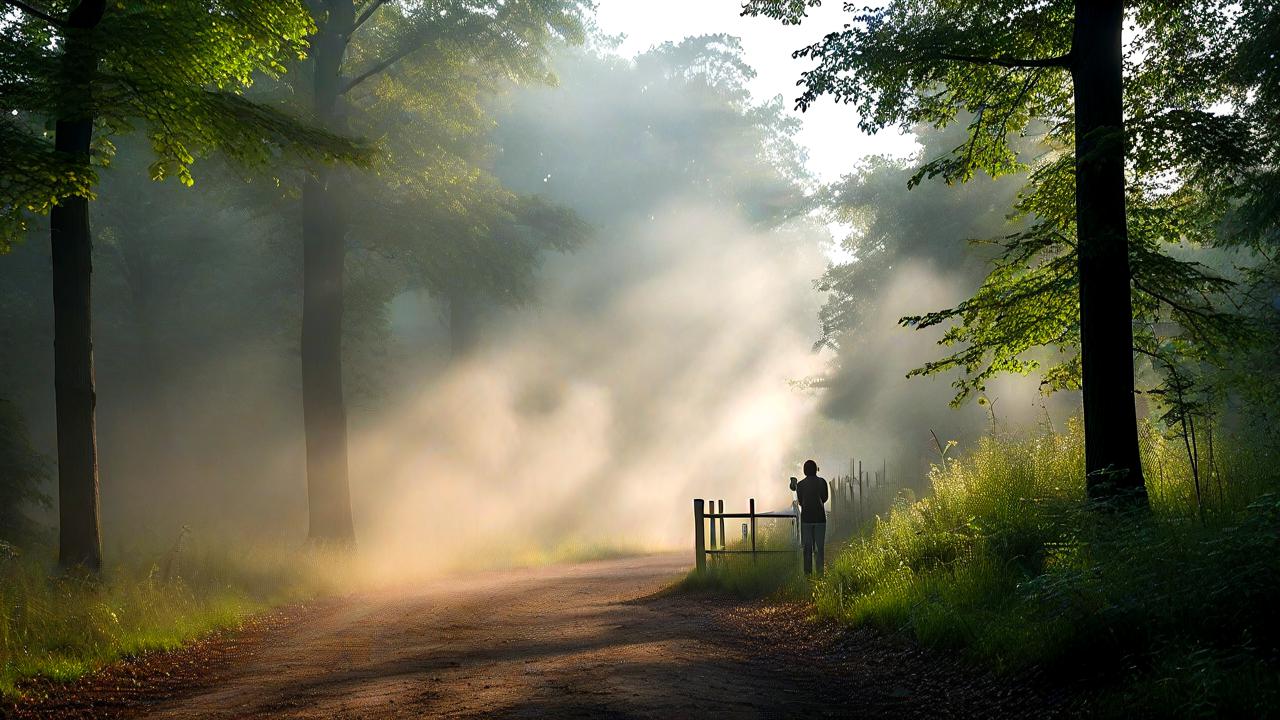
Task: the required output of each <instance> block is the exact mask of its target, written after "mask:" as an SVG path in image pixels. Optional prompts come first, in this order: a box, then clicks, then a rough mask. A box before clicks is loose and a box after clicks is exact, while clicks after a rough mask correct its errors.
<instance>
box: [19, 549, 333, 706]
mask: <svg viewBox="0 0 1280 720" xmlns="http://www.w3.org/2000/svg"><path fill="white" fill-rule="evenodd" d="M148 557H154V556H148ZM344 563H345V561H344V560H343V556H342V555H341V554H338V553H334V552H325V551H321V550H311V551H296V552H266V551H259V552H240V553H233V552H231V551H227V550H224V551H201V550H194V551H192V552H190V553H188V554H186V555H184V556H183V557H182V561H181V566H180V568H179V569H178V570H179V571H180V572H178V573H176V576H175V575H174V573H173V571H172V569H171V568H165V569H164V570H162V569H161V567H160V565H162V564H164V563H163V561H161V562H160V563H157V564H154V565H153V564H150V563H145V564H144V563H136V564H116V565H112V566H109V567H107V568H106V570H105V572H104V574H103V576H102V579H101V580H97V581H91V580H87V579H85V578H79V577H51V573H50V563H48V562H46V561H45V559H44V558H43V557H38V556H36V555H35V554H33V553H28V554H27V555H25V556H23V557H19V558H16V559H9V560H3V561H0V695H3V696H8V697H12V696H15V695H16V694H17V693H18V685H19V683H20V681H21V680H22V679H24V678H30V677H46V678H50V679H53V680H59V681H67V680H72V679H75V678H77V677H79V676H81V675H83V674H85V673H87V672H90V671H92V670H94V669H96V668H98V667H101V666H102V665H104V664H106V663H108V662H110V661H112V660H115V659H118V658H121V657H128V656H133V655H137V654H140V653H144V652H147V651H151V650H164V649H172V648H175V647H178V646H180V645H182V644H183V643H184V642H187V641H190V640H192V639H194V638H196V637H199V636H201V635H203V634H205V633H208V632H209V631H211V630H215V629H219V628H224V627H230V626H234V625H236V624H238V623H239V622H241V621H242V620H243V619H244V618H245V617H246V616H247V615H249V614H252V613H255V612H260V611H262V610H264V609H266V608H268V607H271V606H273V605H278V604H281V603H285V602H290V601H294V600H299V599H303V598H307V597H312V596H315V595H317V594H321V593H325V592H329V591H332V590H334V589H335V588H336V587H337V586H338V585H337V583H338V580H337V579H338V578H339V577H341V576H342V575H343V573H342V572H341V571H340V570H339V569H338V568H340V567H341V566H343V564H344Z"/></svg>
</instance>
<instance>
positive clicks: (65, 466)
mask: <svg viewBox="0 0 1280 720" xmlns="http://www.w3.org/2000/svg"><path fill="white" fill-rule="evenodd" d="M105 9H106V3H105V0H96V1H95V0H82V2H80V4H79V5H77V6H76V8H75V9H74V10H72V11H71V13H70V14H69V15H68V20H67V23H68V26H69V27H68V29H67V32H66V38H65V43H64V45H63V57H62V68H61V71H62V83H63V85H62V92H63V100H64V102H65V103H66V105H65V106H64V107H63V109H62V110H61V111H60V112H59V118H58V119H57V121H56V123H55V125H54V147H55V148H56V149H57V150H58V151H59V152H62V153H67V154H68V155H70V156H72V157H74V158H75V159H76V160H77V161H79V162H81V163H83V164H84V165H85V166H86V167H87V166H88V164H89V148H90V143H91V142H92V140H93V109H92V86H91V78H92V76H93V72H94V70H95V68H96V67H97V58H96V52H95V50H94V47H93V42H92V40H91V39H90V38H87V37H86V36H85V35H86V33H89V32H91V31H92V30H93V28H95V27H96V26H97V25H98V22H99V21H101V19H102V14H103V12H105ZM49 227H50V233H49V235H50V238H49V239H50V245H51V250H52V263H53V384H54V408H55V412H56V414H57V438H58V563H59V564H60V565H61V566H62V567H63V568H72V567H76V566H81V567H84V568H86V569H88V570H91V571H94V572H97V571H98V570H100V569H101V568H102V532H101V527H100V524H99V510H98V440H97V435H96V431H95V428H94V405H95V404H96V397H97V396H96V393H95V390H94V377H93V332H92V326H93V323H92V305H91V303H90V274H91V266H92V254H93V240H92V236H91V235H90V231H89V200H88V198H86V197H83V196H75V197H66V198H60V199H59V201H58V203H57V204H56V205H54V207H53V209H52V210H51V211H50V215H49Z"/></svg>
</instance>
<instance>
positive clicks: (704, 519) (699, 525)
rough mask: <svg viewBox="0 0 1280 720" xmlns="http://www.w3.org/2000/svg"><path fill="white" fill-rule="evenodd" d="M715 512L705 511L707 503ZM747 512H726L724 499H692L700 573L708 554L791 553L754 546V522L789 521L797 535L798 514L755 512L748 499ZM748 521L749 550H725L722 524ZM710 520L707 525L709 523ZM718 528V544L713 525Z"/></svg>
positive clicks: (753, 505) (694, 541)
mask: <svg viewBox="0 0 1280 720" xmlns="http://www.w3.org/2000/svg"><path fill="white" fill-rule="evenodd" d="M708 502H709V503H710V504H711V507H712V508H713V509H714V510H718V512H715V511H713V512H707V503H708ZM747 507H748V510H747V512H744V513H741V512H737V513H735V512H728V513H727V512H725V511H724V500H709V501H708V500H703V499H702V498H695V499H694V501H693V546H694V564H695V566H696V567H697V568H698V570H699V571H702V570H706V569H707V556H708V555H738V554H742V555H752V556H755V555H759V554H762V553H792V552H795V548H791V549H787V550H762V549H760V548H757V547H756V519H757V518H778V519H783V520H791V521H793V522H794V523H795V524H796V525H795V527H796V532H797V533H798V532H799V527H800V515H799V514H798V513H796V512H789V513H767V512H766V513H758V512H756V499H755V498H751V499H750V500H748V501H747ZM730 518H732V519H735V520H737V519H741V520H747V521H748V522H747V523H746V525H747V526H748V527H749V528H750V530H749V532H748V540H749V541H750V543H751V549H750V550H730V549H729V548H728V544H729V542H728V540H729V539H728V538H727V537H726V536H725V528H724V521H725V520H726V519H730ZM708 521H709V522H708ZM717 523H718V524H719V526H720V537H719V545H717V544H716V539H717V538H716V525H717ZM708 525H709V526H710V528H711V533H710V534H711V547H707V527H708Z"/></svg>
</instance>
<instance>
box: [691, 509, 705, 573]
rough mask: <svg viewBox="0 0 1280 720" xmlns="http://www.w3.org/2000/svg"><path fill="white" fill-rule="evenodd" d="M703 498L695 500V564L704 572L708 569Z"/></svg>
mask: <svg viewBox="0 0 1280 720" xmlns="http://www.w3.org/2000/svg"><path fill="white" fill-rule="evenodd" d="M702 525H703V512H702V498H696V499H695V500H694V501H693V564H694V567H696V568H697V569H698V572H702V571H703V570H706V569H707V556H706V549H707V547H706V538H704V537H703V532H704V529H703V527H702Z"/></svg>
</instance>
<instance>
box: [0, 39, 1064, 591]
mask: <svg viewBox="0 0 1280 720" xmlns="http://www.w3.org/2000/svg"><path fill="white" fill-rule="evenodd" d="M552 70H553V71H554V73H555V75H556V77H557V81H556V84H555V85H553V86H549V87H548V86H538V85H532V86H524V87H510V86H509V87H504V88H502V89H501V91H500V92H496V93H494V94H492V95H490V96H488V97H486V98H485V102H486V103H488V104H489V109H490V111H491V112H492V113H493V117H494V124H493V126H492V128H491V129H490V130H489V132H488V135H487V142H489V143H490V144H491V147H490V149H489V151H488V152H487V154H486V155H485V159H484V160H483V164H484V165H485V166H486V167H487V169H488V170H489V171H491V172H492V173H493V175H494V176H495V177H496V178H497V179H498V180H500V181H501V182H502V183H503V184H504V186H505V187H507V188H509V189H510V190H511V191H512V192H515V193H518V194H520V195H521V196H524V197H530V198H536V199H537V202H539V203H544V204H546V205H547V206H548V207H555V208H560V209H563V210H565V211H568V212H569V213H570V214H571V216H572V221H570V222H567V223H566V224H564V225H562V226H556V229H555V230H554V231H553V232H561V233H563V235H562V236H561V239H562V240H563V241H564V242H563V243H561V244H559V245H557V243H555V242H548V243H545V244H544V245H536V244H535V245H530V246H521V249H520V254H518V255H516V256H515V258H514V259H512V260H510V262H511V263H513V264H515V265H518V267H516V269H514V270H511V269H509V268H503V269H502V272H507V273H508V274H507V275H495V277H496V278H497V279H496V280H495V277H491V276H490V274H491V270H492V268H490V267H487V266H486V264H485V263H486V262H488V261H489V259H490V256H484V255H481V256H480V259H479V260H470V259H468V258H467V255H466V253H467V252H469V251H468V250H467V246H466V245H465V244H453V245H451V244H449V241H447V240H445V239H443V238H441V237H439V234H440V231H439V229H438V228H434V227H420V226H416V225H413V224H412V223H411V222H409V221H407V220H403V219H401V216H399V215H397V214H396V213H397V212H399V210H397V208H396V206H395V205H394V204H388V205H387V206H386V208H387V209H382V208H383V206H382V205H380V204H378V201H377V198H372V197H371V198H370V199H369V206H368V208H366V209H365V211H364V212H363V213H359V212H358V211H359V210H360V208H359V207H358V206H357V208H356V210H357V213H356V214H357V216H358V217H360V220H359V222H358V224H357V226H356V228H355V230H354V231H353V237H352V238H351V240H350V243H349V256H348V260H347V273H348V281H349V287H348V291H347V293H348V294H347V300H346V307H345V334H344V337H343V355H344V360H345V365H346V367H345V371H344V372H345V383H346V395H347V401H348V409H349V432H350V460H349V461H350V472H351V494H352V507H353V511H354V516H355V526H356V535H357V540H358V544H359V546H360V547H361V548H362V550H363V551H365V552H363V555H364V556H365V557H366V558H369V559H371V560H372V561H373V562H374V563H375V564H377V565H379V566H381V567H387V568H394V569H398V570H400V571H403V570H404V569H405V568H407V567H417V568H421V569H424V570H431V569H438V568H444V567H453V566H454V565H455V564H456V563H457V562H458V561H459V560H460V559H465V560H466V562H467V563H469V564H473V565H474V564H475V563H477V562H489V561H493V562H507V561H512V560H513V558H514V556H515V555H518V554H519V553H517V552H514V551H513V550H512V548H513V547H519V548H526V549H527V548H534V549H543V550H547V551H551V550H554V549H555V548H557V547H563V546H565V545H573V544H579V545H592V544H614V545H625V546H628V547H643V548H659V547H673V546H682V544H683V543H685V542H686V540H687V538H686V536H687V534H688V523H689V501H690V499H691V498H693V497H713V498H723V499H724V500H725V501H726V503H727V504H728V505H729V506H730V507H735V506H738V507H745V505H746V502H747V499H748V498H751V497H754V498H756V500H757V502H758V503H759V506H760V507H762V508H772V507H787V506H789V502H790V499H789V498H790V496H789V492H788V490H787V484H786V478H787V477H788V476H789V475H793V474H796V473H797V472H798V467H799V465H800V463H801V462H802V461H803V460H804V459H806V458H810V457H813V458H815V459H817V460H818V462H819V464H820V465H821V466H822V468H823V472H824V473H825V474H827V475H829V476H834V475H837V474H843V473H845V472H847V470H848V462H849V461H850V459H852V458H859V459H863V460H865V461H867V463H868V466H869V467H870V466H871V465H873V464H874V466H875V467H877V468H879V467H880V464H881V463H882V462H883V463H884V464H885V467H886V469H887V471H888V472H889V473H890V474H891V475H892V476H893V478H894V480H895V481H896V483H898V484H901V485H902V486H904V487H908V488H915V489H916V490H917V491H923V488H924V487H925V484H926V481H925V472H926V469H927V465H928V462H929V461H930V460H931V459H936V449H935V447H934V444H933V443H934V441H933V437H934V435H933V434H934V433H936V435H937V436H938V437H940V438H942V439H943V441H944V442H945V441H946V440H951V439H955V440H959V441H962V442H963V441H967V440H970V439H973V438H975V437H977V436H978V435H979V434H980V433H981V432H983V431H984V430H986V429H987V428H989V427H991V424H992V422H993V421H994V422H996V423H1004V424H1005V425H1006V426H1010V425H1017V424H1030V423H1035V422H1038V421H1040V420H1041V419H1042V418H1045V417H1050V416H1052V417H1056V418H1058V419H1059V421H1060V420H1061V418H1062V417H1064V416H1065V415H1066V414H1068V413H1069V412H1070V411H1071V409H1072V407H1073V403H1074V402H1076V400H1075V399H1073V397H1072V396H1071V394H1069V393H1066V394H1062V395H1060V396H1058V397H1057V398H1056V399H1055V400H1054V401H1053V402H1052V403H1049V402H1047V401H1046V400H1045V399H1044V398H1042V397H1041V396H1040V395H1039V394H1038V392H1037V387H1036V384H1035V381H1034V380H1028V379H1020V378H1018V379H1012V380H1001V381H999V382H997V383H995V384H993V385H992V388H991V391H990V393H989V394H990V396H991V398H992V399H994V400H995V401H996V402H995V404H994V405H988V406H985V407H979V406H976V405H972V404H970V405H969V406H966V407H965V408H963V409H960V410H954V409H951V408H948V407H947V401H948V400H949V399H950V397H951V395H952V392H953V391H952V389H951V387H950V386H949V379H948V378H946V377H931V378H916V379H912V380H907V379H906V378H905V375H906V373H907V372H908V371H909V370H911V369H912V368H914V367H917V366H919V365H920V364H922V363H923V362H925V361H926V360H928V359H930V358H932V357H934V356H936V354H937V348H936V345H935V344H934V343H935V341H936V340H937V335H936V334H935V333H931V332H915V331H912V330H909V329H905V328H903V327H901V326H899V324H898V318H900V317H901V316H903V315H907V314H912V313H921V312H927V311H930V310H934V309H937V308H939V307H944V306H947V305H949V304H954V303H955V302H957V301H959V300H960V299H963V298H964V297H966V296H967V295H968V294H969V293H971V292H972V290H973V288H974V287H975V286H976V284H977V282H978V281H979V280H980V279H981V277H982V274H983V271H984V265H983V260H984V255H983V253H982V251H981V250H980V249H973V248H970V247H969V246H967V245H966V244H965V243H964V242H963V240H964V239H965V238H968V237H983V236H989V235H992V234H999V233H1001V232H1004V231H1006V230H1007V228H1008V221H1006V220H1005V219H1004V210H1003V209H1004V208H1006V207H1007V205H1008V203H1009V202H1010V200H1011V198H1012V197H1013V194H1014V193H1015V192H1016V190H1017V188H1018V187H1019V185H1020V182H1019V180H1018V178H1017V177H1011V178H1004V179H1002V180H1000V181H994V182H993V181H989V180H987V181H981V182H973V183H970V184H967V185H964V186H960V187H951V186H947V185H943V184H941V183H939V184H933V185H926V186H924V187H921V188H918V189H916V190H913V191H911V192H907V190H906V183H907V179H908V178H909V177H910V174H911V170H910V168H911V167H912V163H913V162H914V161H915V159H914V158H905V159H902V158H889V157H868V158H866V159H864V160H863V161H861V163H860V164H859V165H858V166H856V167H852V168H849V174H848V175H847V176H846V177H845V178H844V179H843V180H842V181H841V182H839V183H836V184H834V185H832V186H823V185H822V184H821V183H820V182H819V181H818V180H817V179H816V178H815V177H814V176H813V175H812V173H811V171H810V169H809V166H808V165H807V164H806V156H805V152H804V150H803V149H802V148H801V147H800V146H799V145H798V144H797V141H796V136H797V133H798V132H799V130H800V127H801V126H800V121H799V119H798V114H797V113H796V112H795V111H794V110H793V109H792V103H791V101H790V99H789V98H785V97H781V96H779V97H776V98H771V99H767V100H764V101H761V100H758V99H756V98H754V97H753V96H752V94H751V92H750V91H749V89H748V84H749V83H750V81H751V79H752V77H753V69H752V67H751V58H748V57H746V56H745V55H744V53H743V50H742V48H741V46H740V45H739V44H738V42H737V40H736V39H735V38H733V37H731V36H725V35H712V36H702V37H694V38H688V39H684V40H680V41H678V42H673V43H666V44H663V45H659V46H657V47H654V48H652V49H650V50H648V51H647V52H643V53H641V54H639V55H638V56H636V57H635V58H634V59H632V58H625V57H622V56H620V55H619V54H618V51H617V50H616V41H615V40H612V39H609V38H607V37H602V36H595V37H593V38H592V39H591V40H589V42H588V44H587V45H586V46H585V47H559V48H557V49H556V50H555V52H554V57H553V61H552ZM393 121H394V119H393V118H386V119H385V122H393ZM919 132H920V134H919V136H918V137H917V138H916V140H917V141H918V142H919V144H920V145H921V148H922V149H921V150H920V153H922V155H921V156H922V157H923V156H924V155H926V154H929V153H936V152H937V151H938V150H939V149H940V148H949V147H951V145H953V144H954V143H955V142H956V138H957V137H960V136H959V135H957V134H956V132H953V131H938V130H932V129H923V128H922V129H920V131H919ZM145 150H146V149H145V147H144V146H143V144H142V143H140V142H138V141H136V140H134V139H129V138H126V139H124V140H122V141H121V142H120V145H119V151H118V156H117V157H116V158H115V160H114V161H113V163H112V167H111V168H110V169H109V170H107V171H105V172H104V175H103V184H102V187H101V188H100V192H99V198H100V199H99V201H98V203H97V205H96V208H95V211H96V213H97V214H96V215H95V218H94V230H95V232H96V233H97V240H96V246H95V255H94V262H95V267H96V272H95V274H94V291H95V300H94V303H95V308H94V312H95V333H96V337H97V341H96V343H95V359H96V363H97V380H98V392H99V400H98V405H97V413H98V427H99V442H100V446H101V461H100V468H101V477H102V481H101V483H102V503H103V513H104V521H103V533H104V537H105V538H106V541H107V544H108V546H113V545H114V546H123V545H130V544H147V545H158V546H164V545H167V544H168V543H170V542H172V539H173V538H174V537H176V536H177V534H178V532H179V528H180V527H182V526H184V525H185V526H189V527H191V528H192V530H193V533H194V536H195V537H197V538H200V539H202V541H204V542H211V543H219V542H225V541H231V540H235V541H237V542H238V541H244V540H248V541H261V540H272V541H281V540H283V541H285V542H289V543H297V542H301V540H302V538H303V537H305V533H306V522H307V507H306V501H307V497H306V490H307V486H306V480H305V463H304V445H303V443H304V437H303V424H302V417H301V410H302V400H301V387H300V380H299V377H298V373H297V364H298V352H299V346H298V339H297V338H298V333H299V323H300V317H299V310H300V305H299V303H300V299H299V276H300V273H301V257H300V250H299V240H298V237H297V228H296V227H295V226H293V225H291V222H292V220H293V217H294V216H295V215H296V213H297V212H298V210H297V207H296V198H295V197H290V196H289V194H288V193H287V192H285V193H282V192H279V191H278V190H277V189H276V187H275V186H274V185H273V184H272V182H271V181H270V178H269V177H263V176H258V177H252V176H250V177H249V178H247V180H248V182H246V177H245V174H244V173H243V172H242V171H239V170H236V169H235V168H233V167H231V166H229V165H226V164H225V163H222V162H220V161H219V160H218V159H217V158H216V157H215V158H213V159H210V160H208V161H205V162H202V163H200V165H199V169H200V172H199V173H197V182H196V185H195V187H194V188H191V189H187V188H184V187H181V186H180V185H177V184H175V183H160V184H157V183H153V182H152V181H150V180H148V179H147V178H146V173H145V170H144V166H145V164H146V162H147V160H146V151H145ZM351 172H352V173H354V174H355V175H356V176H357V177H358V176H359V173H360V172H364V171H359V170H353V171H351ZM827 197H835V198H840V206H841V207H843V208H845V212H844V214H843V215H841V214H839V213H837V214H836V215H833V214H832V213H831V212H830V211H829V210H826V209H824V208H823V207H822V203H821V202H820V200H821V199H822V198H827ZM405 217H408V216H407V215H406V216H405ZM44 228H45V226H44V225H42V224H40V223H37V224H36V225H34V226H33V228H32V230H31V232H32V235H33V237H35V238H36V239H35V240H33V241H29V242H26V243H22V244H20V245H19V246H17V247H16V248H15V249H14V251H13V252H12V253H11V254H10V255H9V256H6V257H4V258H3V262H0V277H2V278H3V280H2V281H0V310H3V311H2V312H0V323H2V325H0V337H3V338H4V345H5V347H6V348H8V349H9V350H8V351H7V352H6V353H5V354H4V357H3V358H0V363H3V367H0V378H3V380H2V381H0V382H2V383H3V385H0V397H8V398H10V399H12V400H13V401H14V402H15V403H16V404H17V405H18V406H19V408H20V409H21V411H22V413H23V415H24V416H25V418H26V420H27V424H28V426H29V428H30V431H31V434H32V436H33V439H34V443H35V445H36V446H37V447H38V448H40V449H42V450H44V451H45V452H48V453H52V449H53V447H54V418H53V415H52V402H51V397H52V376H51V372H52V368H51V365H50V363H49V362H48V355H49V353H50V348H51V346H52V342H51V336H50V327H51V318H50V315H51V307H50V303H49V298H48V294H47V292H46V291H45V288H46V287H47V284H48V256H47V253H48V251H47V248H46V246H45V244H44V243H42V242H40V241H39V240H38V236H39V233H40V232H41V231H42V230H43V229H44ZM833 232H835V233H836V234H834V235H833ZM845 233H848V237H845V236H844V234H845ZM388 237H394V238H404V239H403V240H390V241H388V240H387V238H388ZM873 241H874V242H873ZM397 242H398V243H400V244H397ZM414 243H416V245H415V244H414ZM874 243H882V244H883V245H884V246H885V247H887V248H891V250H892V253H891V255H884V254H881V255H876V256H874V257H873V256H872V255H871V254H870V250H869V248H871V247H872V245H873V244H874ZM424 258H425V259H424ZM440 258H444V259H443V260H442V259H440ZM455 258H461V259H460V260H457V262H454V259H455ZM873 261H874V262H873ZM451 263H452V264H451ZM875 263H878V264H875ZM833 264H834V265H835V266H836V267H837V269H838V268H839V267H844V268H855V269H857V268H861V269H860V270H858V272H861V273H863V275H862V276H861V277H859V278H856V279H855V280H853V283H854V285H853V287H854V290H853V295H854V296H855V297H857V298H858V299H859V301H860V302H861V303H863V304H865V306H866V312H863V313H862V314H861V315H860V317H859V320H858V322H857V323H856V324H851V325H849V326H848V327H840V328H833V327H824V325H823V322H824V321H823V320H822V319H821V318H820V315H819V309H820V308H821V307H822V306H823V304H824V303H825V302H827V301H828V300H829V296H828V293H827V292H825V291H824V290H822V289H820V287H819V283H816V280H817V279H818V278H820V277H821V276H823V275H824V272H828V270H829V268H831V267H832V266H833ZM873 265H874V268H875V269H874V271H871V270H869V268H872V267H873ZM492 272H493V273H496V272H497V271H492ZM513 278H514V279H513ZM504 283H517V284H522V286H520V287H514V288H513V287H511V286H509V285H504ZM507 294H509V295H510V297H507V296H506V295H507ZM837 335H838V336H839V342H838V343H833V342H827V343H825V344H823V343H822V342H821V341H822V340H824V339H826V340H828V341H830V340H833V339H834V338H835V337H836V336H837ZM45 520H46V522H50V523H51V522H52V515H48V516H47V517H45Z"/></svg>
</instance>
